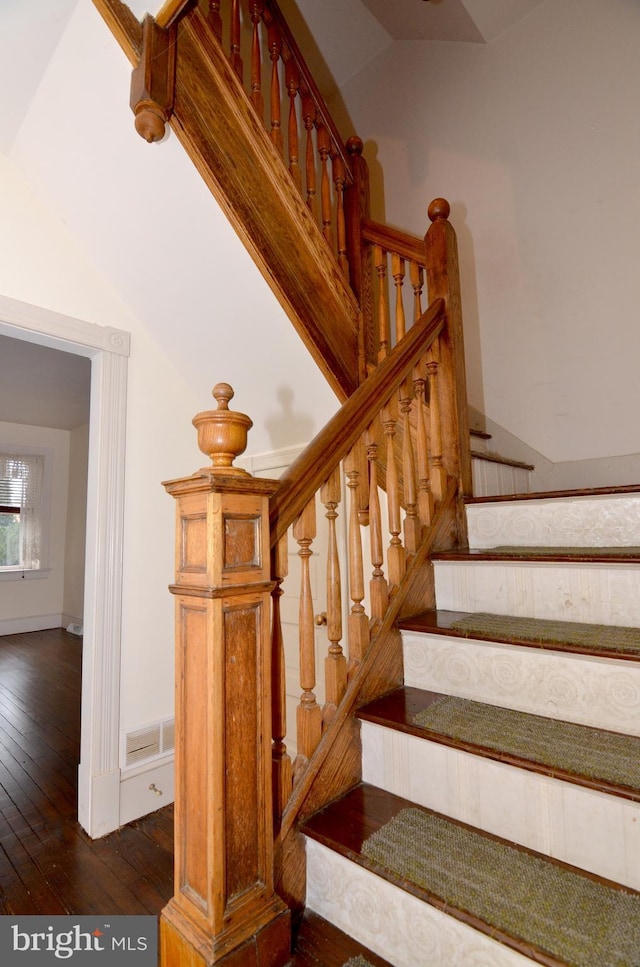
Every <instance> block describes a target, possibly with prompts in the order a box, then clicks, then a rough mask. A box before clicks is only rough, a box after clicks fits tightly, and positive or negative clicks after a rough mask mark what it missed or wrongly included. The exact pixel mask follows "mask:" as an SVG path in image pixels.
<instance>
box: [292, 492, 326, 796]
mask: <svg viewBox="0 0 640 967" xmlns="http://www.w3.org/2000/svg"><path fill="white" fill-rule="evenodd" d="M293 536H294V538H295V539H296V541H297V542H298V545H299V548H300V550H299V551H298V556H299V558H300V561H301V564H302V573H301V578H300V611H299V627H298V632H299V642H300V687H301V689H302V694H301V695H300V704H299V705H298V711H297V726H298V756H297V758H296V761H295V763H294V767H293V769H294V781H295V780H296V779H297V778H298V777H299V774H300V770H301V769H302V768H303V767H304V765H305V764H306V762H307V761H308V760H309V759H310V758H311V756H312V755H313V753H314V751H315V749H316V746H317V745H318V743H319V741H320V738H321V736H322V709H321V708H320V706H319V705H318V703H317V701H316V696H315V692H314V688H315V687H316V649H315V624H314V620H313V619H314V615H313V598H312V595H311V576H310V569H309V559H310V557H311V555H312V554H313V551H312V550H311V545H312V543H313V540H314V538H315V536H316V504H315V497H314V498H313V499H312V500H311V501H310V502H309V503H308V504H307V506H306V507H305V509H304V510H303V511H302V513H301V514H300V516H299V517H298V518H297V519H296V521H295V523H294V525H293Z"/></svg>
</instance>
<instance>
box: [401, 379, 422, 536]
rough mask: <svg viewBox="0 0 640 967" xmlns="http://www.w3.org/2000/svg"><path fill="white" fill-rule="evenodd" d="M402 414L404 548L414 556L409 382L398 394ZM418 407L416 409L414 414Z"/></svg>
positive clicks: (416, 526) (416, 528) (416, 531)
mask: <svg viewBox="0 0 640 967" xmlns="http://www.w3.org/2000/svg"><path fill="white" fill-rule="evenodd" d="M399 398H400V412H401V413H402V479H403V483H404V507H405V518H404V546H405V548H406V550H407V551H408V552H409V553H410V554H415V552H416V551H417V550H418V545H419V543H420V536H421V531H422V527H421V524H420V519H419V516H418V497H417V493H416V460H415V453H414V447H413V437H412V436H411V382H410V380H409V379H408V378H407V379H406V380H404V382H403V384H402V386H401V387H400V392H399ZM417 412H418V407H416V413H417Z"/></svg>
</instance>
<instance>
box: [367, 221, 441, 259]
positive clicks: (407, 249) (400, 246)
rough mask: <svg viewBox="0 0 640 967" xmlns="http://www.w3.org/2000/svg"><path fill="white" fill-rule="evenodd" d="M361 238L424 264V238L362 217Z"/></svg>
mask: <svg viewBox="0 0 640 967" xmlns="http://www.w3.org/2000/svg"><path fill="white" fill-rule="evenodd" d="M360 231H361V234H362V238H363V239H364V240H365V241H366V242H370V244H371V245H379V246H380V247H381V248H383V249H385V250H386V251H387V252H396V253H397V254H398V255H399V256H400V257H401V258H403V259H408V260H409V261H411V262H418V263H419V264H420V265H425V251H424V239H422V238H418V236H417V235H409V233H408V232H401V231H400V230H399V229H397V228H391V227H390V226H389V225H383V224H382V223H381V222H374V221H372V220H371V219H370V218H363V219H362V222H361V224H360Z"/></svg>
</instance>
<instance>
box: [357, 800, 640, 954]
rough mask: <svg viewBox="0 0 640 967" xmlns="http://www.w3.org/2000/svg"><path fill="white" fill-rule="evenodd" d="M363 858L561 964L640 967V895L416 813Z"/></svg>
mask: <svg viewBox="0 0 640 967" xmlns="http://www.w3.org/2000/svg"><path fill="white" fill-rule="evenodd" d="M362 852H363V854H364V856H366V857H367V858H368V859H369V860H371V861H373V862H375V863H377V864H379V865H380V866H381V867H384V868H385V869H386V870H388V871H389V872H391V873H393V874H396V875H397V876H399V877H401V878H402V879H404V880H408V881H409V882H411V883H413V884H415V885H416V886H418V887H421V888H422V889H423V890H425V891H427V892H429V893H430V894H432V895H434V896H435V897H438V898H439V899H440V900H441V901H444V902H445V903H447V904H449V905H451V906H453V907H455V908H456V909H458V910H461V911H466V912H467V913H470V914H472V915H474V916H475V917H478V918H479V919H480V920H482V921H483V922H484V923H485V924H488V925H489V926H490V927H493V928H496V929H497V930H500V931H503V932H504V933H506V934H507V935H508V936H510V937H512V938H516V939H517V940H519V941H521V942H524V943H526V944H531V945H533V946H535V947H537V948H538V949H539V950H541V951H544V952H545V953H547V954H549V955H552V956H555V957H556V958H558V959H559V960H561V961H562V963H566V964H569V965H572V967H638V965H639V964H640V894H634V893H629V892H626V891H622V890H617V889H615V888H613V887H609V886H606V885H604V884H601V883H598V882H596V881H595V880H592V879H589V878H588V877H586V876H581V875H580V874H578V873H574V872H573V871H572V870H567V869H565V868H564V867H561V866H558V865H556V864H554V863H550V862H548V861H545V860H544V859H541V858H539V857H538V856H533V855H531V854H530V853H526V852H524V851H523V850H520V849H517V848H515V847H513V846H509V845H507V844H505V843H501V842H497V841H496V840H494V839H491V838H490V837H487V836H483V835H482V834H480V833H478V832H474V831H473V830H470V829H466V828H464V827H462V826H459V825H457V824H456V823H452V822H449V821H448V820H446V819H445V818H444V817H442V816H437V815H433V814H432V813H426V812H423V811H422V810H419V809H403V810H401V811H400V812H399V813H398V814H397V815H396V816H395V817H394V819H392V820H390V822H388V823H387V824H386V825H385V826H383V827H382V828H381V829H379V830H378V831H377V832H376V833H374V834H373V835H372V836H371V837H370V838H369V839H368V840H367V841H366V842H365V844H364V846H363V849H362ZM534 959H535V958H534Z"/></svg>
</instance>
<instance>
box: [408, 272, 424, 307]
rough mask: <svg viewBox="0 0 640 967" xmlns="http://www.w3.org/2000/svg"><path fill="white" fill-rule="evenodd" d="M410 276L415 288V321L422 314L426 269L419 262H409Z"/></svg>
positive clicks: (412, 285)
mask: <svg viewBox="0 0 640 967" xmlns="http://www.w3.org/2000/svg"><path fill="white" fill-rule="evenodd" d="M409 277H410V279H411V287H412V289H413V321H414V322H417V321H418V319H419V318H420V316H421V315H422V289H423V288H424V269H423V268H422V266H421V265H419V264H418V262H409Z"/></svg>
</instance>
